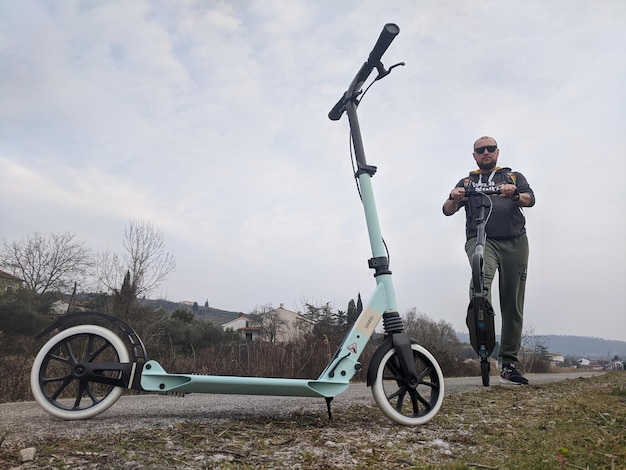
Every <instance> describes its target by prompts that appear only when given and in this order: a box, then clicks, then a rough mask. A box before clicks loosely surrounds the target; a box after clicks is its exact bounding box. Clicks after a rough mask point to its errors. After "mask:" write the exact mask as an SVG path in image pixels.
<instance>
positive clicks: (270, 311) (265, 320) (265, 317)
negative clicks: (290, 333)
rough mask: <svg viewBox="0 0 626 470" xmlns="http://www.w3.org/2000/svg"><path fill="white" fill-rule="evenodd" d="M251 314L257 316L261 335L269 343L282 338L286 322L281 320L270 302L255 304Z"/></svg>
mask: <svg viewBox="0 0 626 470" xmlns="http://www.w3.org/2000/svg"><path fill="white" fill-rule="evenodd" d="M250 314H251V315H256V316H257V317H258V318H259V323H260V325H261V335H262V336H263V338H264V339H266V340H268V341H269V342H271V343H275V342H276V341H277V340H279V339H283V337H284V336H285V333H286V331H287V326H288V325H287V323H286V322H285V320H283V319H282V318H281V317H280V315H279V314H278V312H277V311H276V309H275V308H274V307H273V306H272V304H271V303H266V304H265V305H262V306H260V307H259V306H257V307H256V308H255V309H254V310H253V311H252V312H250Z"/></svg>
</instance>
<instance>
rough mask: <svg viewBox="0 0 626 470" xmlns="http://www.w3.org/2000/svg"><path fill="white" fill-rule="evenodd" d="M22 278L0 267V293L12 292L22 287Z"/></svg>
mask: <svg viewBox="0 0 626 470" xmlns="http://www.w3.org/2000/svg"><path fill="white" fill-rule="evenodd" d="M23 282H24V280H23V279H20V278H19V277H17V276H14V275H13V274H9V273H7V272H5V271H2V270H1V269H0V295H4V294H7V293H11V292H14V291H16V290H18V289H20V288H21V287H22V283H23Z"/></svg>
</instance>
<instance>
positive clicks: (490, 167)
mask: <svg viewBox="0 0 626 470" xmlns="http://www.w3.org/2000/svg"><path fill="white" fill-rule="evenodd" d="M495 167H496V161H495V160H494V161H491V162H489V163H486V162H485V163H482V162H481V163H479V164H478V168H480V169H481V170H485V171H491V170H493V169H494V168H495Z"/></svg>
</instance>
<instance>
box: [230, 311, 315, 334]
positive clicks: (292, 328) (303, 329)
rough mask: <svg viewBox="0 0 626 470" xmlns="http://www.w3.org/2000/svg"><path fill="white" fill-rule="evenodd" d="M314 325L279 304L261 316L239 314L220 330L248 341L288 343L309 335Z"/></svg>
mask: <svg viewBox="0 0 626 470" xmlns="http://www.w3.org/2000/svg"><path fill="white" fill-rule="evenodd" d="M314 325H315V323H314V322H313V321H311V320H309V319H308V318H306V317H304V316H302V315H300V314H299V313H297V312H293V311H291V310H287V309H286V308H285V307H284V305H283V304H280V307H278V308H275V309H272V310H270V311H268V312H265V313H263V314H261V315H244V314H243V313H240V314H239V317H238V318H236V319H235V320H232V321H229V322H227V323H224V324H223V325H222V329H223V330H224V331H226V330H228V329H232V330H233V331H237V332H239V333H240V334H241V336H242V337H244V338H246V339H248V340H258V339H260V340H262V341H272V342H276V343H289V342H292V341H296V340H297V339H298V338H301V337H302V336H303V335H305V334H308V333H311V332H312V331H313V326H314Z"/></svg>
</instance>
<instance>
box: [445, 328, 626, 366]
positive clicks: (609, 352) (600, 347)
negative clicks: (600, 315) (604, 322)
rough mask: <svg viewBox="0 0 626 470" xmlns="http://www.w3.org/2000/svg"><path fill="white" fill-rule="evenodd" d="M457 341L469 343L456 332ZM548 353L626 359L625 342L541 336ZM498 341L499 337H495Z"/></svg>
mask: <svg viewBox="0 0 626 470" xmlns="http://www.w3.org/2000/svg"><path fill="white" fill-rule="evenodd" d="M456 335H457V337H458V338H459V341H461V342H463V343H469V334H467V333H461V332H457V334H456ZM542 338H543V339H544V344H545V346H546V348H547V349H548V351H549V352H551V353H560V354H563V355H564V356H579V357H586V358H606V359H611V358H613V357H614V356H620V357H621V358H626V341H617V340H610V339H602V338H594V337H591V336H567V335H542ZM497 340H498V341H499V340H500V335H498V336H497Z"/></svg>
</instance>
